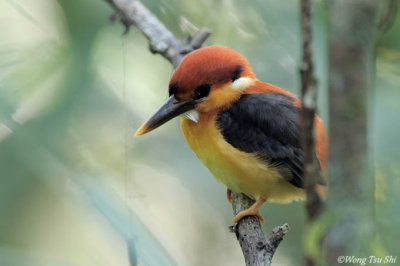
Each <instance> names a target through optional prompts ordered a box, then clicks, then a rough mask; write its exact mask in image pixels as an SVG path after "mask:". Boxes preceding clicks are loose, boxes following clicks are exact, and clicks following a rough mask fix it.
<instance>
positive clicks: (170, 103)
mask: <svg viewBox="0 0 400 266" xmlns="http://www.w3.org/2000/svg"><path fill="white" fill-rule="evenodd" d="M254 82H255V75H254V73H253V71H252V70H251V67H250V65H249V63H248V61H247V60H246V58H244V57H243V56H242V55H241V54H239V53H238V52H236V51H235V50H232V49H230V48H228V47H224V46H209V47H204V48H200V49H198V50H195V51H193V52H191V53H189V54H188V55H186V56H185V58H184V59H183V61H182V62H181V63H180V65H179V66H178V68H177V69H176V70H175V72H174V74H173V75H172V77H171V80H170V82H169V96H170V97H169V98H168V100H167V101H166V102H165V103H164V105H163V106H162V107H161V108H160V109H159V110H158V111H157V112H156V113H155V114H154V115H153V116H152V117H151V118H150V119H149V120H148V121H147V122H146V123H145V124H144V125H143V126H142V127H141V128H140V129H139V130H138V131H137V132H136V135H142V134H145V133H147V132H149V131H151V130H153V129H155V128H157V127H159V126H160V125H162V124H164V123H165V122H167V121H168V120H170V119H172V118H174V117H176V116H178V115H181V114H183V115H184V116H185V117H187V118H189V119H191V120H193V121H195V122H197V119H198V116H199V114H200V113H205V112H210V111H213V110H216V109H221V108H224V107H226V106H229V105H230V104H231V103H232V102H234V101H236V100H237V99H238V98H239V97H240V95H241V94H242V93H243V92H244V91H245V90H246V89H247V88H248V87H249V86H251V85H252V84H253V83H254Z"/></svg>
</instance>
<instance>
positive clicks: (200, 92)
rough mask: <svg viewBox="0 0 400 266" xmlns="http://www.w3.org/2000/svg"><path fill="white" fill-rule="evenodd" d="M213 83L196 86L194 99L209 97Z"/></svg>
mask: <svg viewBox="0 0 400 266" xmlns="http://www.w3.org/2000/svg"><path fill="white" fill-rule="evenodd" d="M210 89H211V85H210V84H208V83H204V84H201V85H200V86H198V87H197V88H196V90H195V91H194V94H193V100H199V99H201V98H204V97H207V96H208V94H209V93H210Z"/></svg>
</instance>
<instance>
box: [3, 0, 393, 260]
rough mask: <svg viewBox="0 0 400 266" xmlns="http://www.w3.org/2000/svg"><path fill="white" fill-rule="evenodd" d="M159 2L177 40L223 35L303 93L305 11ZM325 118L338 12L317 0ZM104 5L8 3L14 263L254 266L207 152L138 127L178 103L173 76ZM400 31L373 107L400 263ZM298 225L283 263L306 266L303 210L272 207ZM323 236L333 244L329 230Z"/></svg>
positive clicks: (270, 220)
mask: <svg viewBox="0 0 400 266" xmlns="http://www.w3.org/2000/svg"><path fill="white" fill-rule="evenodd" d="M144 4H145V5H146V6H147V7H149V9H150V10H151V11H152V12H154V13H155V14H156V15H157V16H158V17H159V18H160V20H161V21H162V22H163V23H165V24H166V26H167V27H168V28H170V29H171V30H172V31H173V32H174V33H175V34H176V35H177V36H179V37H180V38H185V37H186V36H187V35H188V34H190V33H193V32H195V31H196V29H197V27H208V28H210V29H213V31H214V32H213V35H212V36H211V38H210V39H209V40H208V41H207V45H210V44H221V45H227V46H230V47H232V48H234V49H236V50H238V51H239V52H241V53H242V54H244V55H245V56H246V57H247V58H248V59H249V61H250V62H251V64H252V66H253V68H254V71H255V73H256V75H257V76H258V78H260V79H261V80H264V81H268V82H270V83H273V84H276V85H278V86H281V87H283V88H285V89H288V90H291V91H294V92H298V89H299V85H298V84H299V83H298V71H297V68H298V62H299V59H300V54H299V53H300V50H299V49H300V41H299V40H300V35H299V34H300V32H299V23H298V21H299V20H298V6H297V4H298V3H297V1H294V0H291V1H273V0H269V1H265V0H257V1H253V2H251V4H249V3H248V2H243V1H237V0H227V1H217V2H216V1H211V0H205V1H197V0H193V1H179V0H171V1H163V0H148V1H144ZM314 8H315V21H314V26H315V27H314V40H315V44H314V52H315V60H316V66H317V67H316V75H317V77H318V80H319V87H320V93H319V111H320V113H321V114H322V117H323V118H325V119H326V117H327V110H328V108H327V104H326V103H327V101H326V95H327V94H326V58H327V57H326V43H327V42H326V38H327V30H326V12H325V6H324V3H323V2H322V1H316V2H315V4H314ZM112 12H113V10H112V9H111V8H110V7H109V6H108V5H107V3H106V2H105V1H101V0H97V1H95V0H85V1H79V0H63V1H61V0H60V1H56V0H35V1H27V0H3V1H1V2H0V23H1V25H2V26H1V27H0V36H2V38H1V39H0V69H1V71H0V265H129V263H130V262H129V260H131V263H133V262H134V261H135V260H137V261H138V264H139V265H173V264H179V265H204V258H207V261H208V262H207V264H210V265H243V259H242V254H241V250H240V248H239V246H238V245H237V243H236V240H235V236H234V235H233V234H231V233H229V232H228V230H227V225H229V223H230V221H231V219H232V210H231V207H230V206H229V204H228V203H227V202H226V199H225V188H224V187H223V186H222V185H220V184H217V182H215V180H214V179H213V178H212V176H211V174H210V173H209V172H208V171H207V170H206V169H205V168H204V167H203V166H202V165H201V164H200V162H199V161H198V160H197V159H196V158H195V156H194V155H193V154H192V153H191V151H190V149H189V148H188V146H187V145H186V143H185V141H184V139H183V138H182V135H181V133H180V131H179V127H178V123H177V121H171V122H170V123H168V124H166V125H165V126H163V127H162V128H160V129H159V130H157V131H155V132H154V133H151V134H149V135H146V136H144V137H142V138H133V137H132V135H133V132H134V129H136V128H138V126H139V125H140V124H141V123H142V122H143V121H144V120H145V119H146V118H147V117H148V116H149V115H151V114H152V112H154V110H155V109H156V108H157V107H158V106H159V105H160V104H161V103H162V102H163V100H164V99H166V97H167V84H168V80H169V77H170V75H171V73H172V68H171V66H170V65H169V64H168V63H167V62H166V60H164V59H163V58H161V57H160V56H154V55H152V54H151V53H150V52H148V47H147V42H146V40H145V39H144V37H143V36H142V35H141V34H140V32H139V31H138V30H137V29H135V28H131V30H130V32H129V33H128V34H127V35H124V36H123V35H122V32H123V27H122V25H120V23H114V24H111V23H110V22H109V21H108V17H109V16H110V15H111V14H112ZM399 31H400V19H399V16H398V17H397V20H396V21H395V24H394V26H393V27H392V28H391V29H390V30H389V31H388V32H387V33H386V34H385V35H383V36H382V37H381V38H380V40H379V42H378V49H377V78H376V90H375V91H374V93H373V97H371V101H370V103H371V106H370V110H371V115H370V128H371V132H372V134H371V143H372V144H373V147H372V148H373V151H374V158H375V164H376V171H375V176H376V195H377V202H376V217H377V228H378V229H379V233H380V234H379V237H377V238H379V241H378V242H381V243H383V244H380V245H379V246H380V247H382V248H381V249H383V250H384V252H387V253H388V254H395V252H396V250H395V249H396V247H397V244H398V243H397V242H396V241H398V240H397V239H398V237H395V235H397V236H398V235H399V228H398V226H397V225H398V224H399V223H400V214H399V213H398V212H396V210H397V205H398V204H397V202H399V200H400V198H399V197H400V196H399V194H398V193H396V192H397V190H398V188H399V182H400V181H399V175H400V168H399V158H400V151H399V149H398V145H396V144H397V143H398V140H397V139H398V136H397V135H398V132H399V130H400V128H399V127H400V124H399V123H398V112H399V109H400V107H399V105H398V99H400V91H399V90H398V88H399V85H400V80H399V76H400V56H399V54H400V49H399V47H400V45H399V44H400V40H399V34H398V32H399ZM262 213H263V215H264V217H265V218H266V221H267V222H266V226H264V227H265V230H266V231H267V232H268V231H270V230H271V228H272V227H273V226H274V225H277V224H282V223H283V222H288V223H289V224H290V225H291V228H292V230H291V231H290V233H289V234H288V235H287V237H286V239H285V241H283V242H282V244H281V246H280V248H279V249H278V252H277V256H276V257H275V259H274V261H275V262H276V263H277V264H278V265H296V264H297V263H295V262H298V261H301V256H302V248H301V246H302V245H303V239H302V233H303V232H302V228H303V217H304V215H303V205H302V203H293V204H289V205H278V204H266V206H265V207H263V210H262ZM317 231H318V230H317Z"/></svg>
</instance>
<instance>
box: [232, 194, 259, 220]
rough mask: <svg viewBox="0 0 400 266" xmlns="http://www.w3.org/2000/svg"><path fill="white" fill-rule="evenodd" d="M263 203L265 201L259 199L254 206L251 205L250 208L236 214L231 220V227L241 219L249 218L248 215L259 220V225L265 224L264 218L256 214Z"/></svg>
mask: <svg viewBox="0 0 400 266" xmlns="http://www.w3.org/2000/svg"><path fill="white" fill-rule="evenodd" d="M264 202H265V199H261V198H260V199H258V200H257V201H256V202H254V204H253V205H251V207H250V208H248V209H246V210H243V211H241V212H239V213H238V214H236V216H235V217H234V218H233V222H232V225H236V224H237V223H238V222H239V221H240V220H241V219H242V218H243V217H246V216H250V215H255V216H257V217H258V218H259V219H260V221H261V224H264V223H265V221H264V218H263V217H262V216H261V215H260V213H259V212H258V210H259V209H260V207H261V206H262V205H263V204H264Z"/></svg>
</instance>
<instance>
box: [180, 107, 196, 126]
mask: <svg viewBox="0 0 400 266" xmlns="http://www.w3.org/2000/svg"><path fill="white" fill-rule="evenodd" d="M199 115H200V114H199V112H198V111H196V110H190V111H187V112H186V113H183V114H182V116H183V117H185V118H186V119H189V120H192V121H193V122H195V123H197V122H199Z"/></svg>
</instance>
